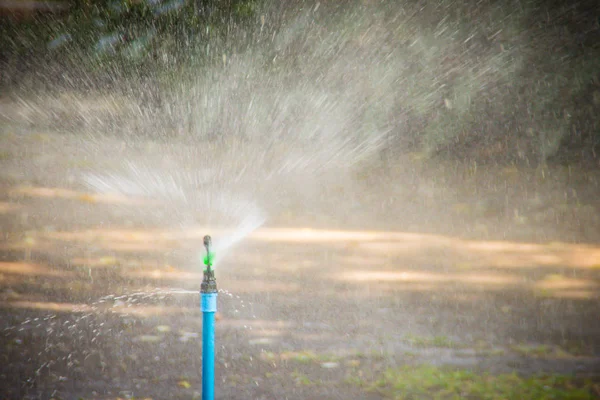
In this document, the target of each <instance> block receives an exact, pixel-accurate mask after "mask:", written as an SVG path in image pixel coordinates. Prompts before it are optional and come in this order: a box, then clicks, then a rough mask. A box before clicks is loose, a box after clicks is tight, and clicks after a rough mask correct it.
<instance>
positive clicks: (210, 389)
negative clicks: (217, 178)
mask: <svg viewBox="0 0 600 400" xmlns="http://www.w3.org/2000/svg"><path fill="white" fill-rule="evenodd" d="M204 247H205V248H206V256H205V257H204V277H203V279H202V285H201V286H200V308H201V310H202V400H214V398H215V313H216V312H217V280H216V279H215V272H214V269H213V268H212V265H213V259H214V253H213V252H212V251H211V247H212V239H211V237H210V236H208V235H206V236H204Z"/></svg>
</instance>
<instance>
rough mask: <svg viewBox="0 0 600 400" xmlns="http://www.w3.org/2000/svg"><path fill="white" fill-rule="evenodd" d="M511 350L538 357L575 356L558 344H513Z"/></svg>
mask: <svg viewBox="0 0 600 400" xmlns="http://www.w3.org/2000/svg"><path fill="white" fill-rule="evenodd" d="M511 350H512V351H514V352H516V353H517V354H519V355H521V356H524V357H537V358H571V357H574V355H572V354H571V353H570V352H568V351H567V350H564V349H563V348H561V347H558V346H550V345H545V344H541V345H527V344H517V345H513V346H511Z"/></svg>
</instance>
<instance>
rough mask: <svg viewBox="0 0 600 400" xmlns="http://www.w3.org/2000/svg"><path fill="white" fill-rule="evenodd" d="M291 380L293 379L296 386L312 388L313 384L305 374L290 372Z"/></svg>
mask: <svg viewBox="0 0 600 400" xmlns="http://www.w3.org/2000/svg"><path fill="white" fill-rule="evenodd" d="M292 378H294V382H296V386H313V385H315V382H313V381H311V380H310V378H309V377H308V376H306V375H305V374H303V373H301V372H299V371H294V372H292Z"/></svg>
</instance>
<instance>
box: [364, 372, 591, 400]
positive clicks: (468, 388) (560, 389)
mask: <svg viewBox="0 0 600 400" xmlns="http://www.w3.org/2000/svg"><path fill="white" fill-rule="evenodd" d="M355 383H357V382H356V381H355ZM366 388H367V390H368V391H374V392H378V393H380V394H381V395H382V396H383V397H384V398H386V399H396V400H413V399H414V400H416V399H422V400H429V399H431V400H451V399H452V400H455V399H456V400H459V399H469V400H512V399H514V400H550V399H552V400H562V399H564V400H567V399H568V400H587V399H589V400H592V399H594V398H598V397H597V396H599V395H600V392H598V387H597V385H596V386H594V385H593V384H592V382H588V381H586V382H584V381H580V380H576V379H574V378H571V377H567V376H560V375H548V376H541V375H540V376H535V377H521V376H518V375H516V374H501V375H490V374H477V373H475V372H472V371H469V370H461V369H447V368H438V367H435V366H429V365H421V366H405V367H402V368H399V369H388V370H387V371H385V372H384V373H383V374H382V376H381V377H380V378H379V379H377V380H376V381H375V382H373V383H371V384H368V385H366Z"/></svg>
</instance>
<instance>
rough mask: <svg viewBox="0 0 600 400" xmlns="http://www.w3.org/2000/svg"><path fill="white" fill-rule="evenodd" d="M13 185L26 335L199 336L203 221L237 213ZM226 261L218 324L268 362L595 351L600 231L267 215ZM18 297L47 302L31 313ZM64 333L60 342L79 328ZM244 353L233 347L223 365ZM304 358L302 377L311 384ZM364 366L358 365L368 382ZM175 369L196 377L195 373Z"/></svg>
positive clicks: (452, 359) (10, 294) (16, 277)
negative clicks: (545, 232)
mask: <svg viewBox="0 0 600 400" xmlns="http://www.w3.org/2000/svg"><path fill="white" fill-rule="evenodd" d="M7 193H8V196H7V197H6V199H5V201H3V202H2V203H1V204H0V213H1V214H2V215H3V216H4V217H5V218H6V220H7V221H13V223H15V222H14V221H19V222H18V224H20V225H17V224H16V223H15V225H6V226H7V228H8V229H6V230H5V231H4V236H3V240H2V242H1V243H0V251H1V252H2V255H3V259H2V260H0V306H1V308H2V309H3V310H5V311H6V312H8V313H10V315H14V316H15V318H16V320H15V322H14V323H13V324H12V325H10V324H9V325H8V326H5V328H6V329H8V330H7V331H6V332H8V334H10V335H16V336H15V337H17V338H18V336H19V335H22V334H24V333H23V332H29V330H30V329H37V328H41V327H43V326H45V324H47V322H41V321H50V322H51V324H53V325H51V326H52V328H51V329H52V331H51V332H55V331H57V326H59V324H61V323H62V324H68V326H70V328H69V329H70V331H71V332H80V333H78V335H80V336H77V337H78V339H77V340H76V341H79V342H81V343H84V342H85V343H86V344H85V347H86V348H88V349H89V350H84V351H83V352H82V355H83V356H84V357H86V358H87V357H90V354H96V353H95V352H96V351H100V350H94V349H95V348H96V347H97V346H100V344H98V343H100V342H102V343H105V342H106V340H107V339H109V338H111V337H112V336H111V335H114V332H119V333H118V335H119V337H121V338H122V339H119V340H125V339H124V337H127V339H126V340H127V341H126V342H122V343H127V344H126V345H125V344H120V345H118V346H119V348H122V346H126V347H127V349H129V350H128V351H129V352H131V353H132V354H134V357H135V359H137V357H139V356H137V355H135V354H137V353H136V351H138V350H135V349H137V348H138V347H140V346H141V347H144V346H154V345H158V346H166V343H171V342H170V341H173V340H174V341H175V342H174V343H176V344H173V343H171V344H170V345H169V346H171V347H173V348H175V347H177V346H188V345H189V344H190V343H197V341H198V340H199V339H198V338H199V335H198V332H200V331H201V314H200V311H199V308H198V303H197V300H198V299H197V296H198V295H197V291H198V289H199V284H200V282H201V280H202V269H201V260H202V254H203V248H202V246H201V242H202V237H203V236H204V235H205V234H207V233H210V234H211V235H212V236H213V238H214V239H215V240H218V239H219V238H223V237H229V236H231V235H233V234H235V229H233V230H231V229H225V228H214V227H210V228H209V227H202V226H194V227H191V228H178V229H175V228H169V229H167V228H157V227H144V228H141V227H136V226H135V225H132V224H130V223H129V224H126V223H120V221H118V219H117V220H116V221H115V220H114V219H113V220H112V221H111V223H110V224H106V225H104V224H102V225H104V226H102V225H100V226H88V227H84V228H73V226H77V224H74V225H71V226H70V225H69V223H68V222H67V223H66V224H65V222H63V223H62V225H61V224H57V225H52V226H50V227H49V226H48V225H47V223H46V222H44V223H33V224H32V221H35V219H34V218H35V213H36V209H39V207H40V204H43V203H44V202H46V201H52V202H54V203H52V204H53V206H52V207H53V208H52V209H53V210H56V212H57V213H64V212H65V211H66V210H69V207H70V206H71V205H79V206H81V205H84V206H85V207H87V212H91V213H94V212H95V209H96V207H106V206H130V205H134V206H136V207H137V206H139V207H145V206H148V201H147V200H143V199H132V198H128V197H125V196H115V195H104V194H96V193H88V192H86V191H77V190H71V189H61V188H49V187H36V186H15V187H11V188H9V190H8V191H7ZM40 202H41V203H40ZM67 212H68V211H67ZM46 218H47V217H46ZM307 225H308V224H307ZM24 226H27V227H28V228H27V229H23V227H24ZM216 269H217V278H218V281H219V288H220V289H221V294H220V300H219V301H220V312H219V315H218V324H217V329H218V335H219V337H220V338H221V340H222V341H223V343H225V344H227V346H234V348H239V349H240V351H246V352H247V354H248V356H247V357H248V360H249V361H248V362H254V361H252V360H253V357H258V359H260V360H262V361H261V362H263V363H265V366H270V367H268V368H276V369H277V368H288V367H290V368H296V367H294V366H295V365H296V363H299V364H300V365H307V366H310V365H314V366H316V367H318V368H320V369H329V368H333V370H337V369H338V368H349V369H350V370H351V371H355V372H356V373H359V372H360V371H362V370H361V366H362V365H363V364H364V365H365V366H366V365H367V364H368V363H371V362H372V361H369V362H368V363H367V362H366V361H364V359H363V358H361V357H364V355H363V354H365V353H367V354H371V353H375V354H380V355H381V354H386V355H387V356H389V357H392V358H393V357H397V356H398V355H400V358H401V359H403V360H420V362H425V363H435V364H448V365H458V366H467V367H470V366H473V365H479V364H480V363H481V362H482V361H481V360H484V361H483V363H484V364H483V365H486V367H484V368H488V369H492V370H498V371H501V372H502V371H504V372H507V371H511V370H512V367H510V365H511V364H510V363H513V362H515V361H514V360H522V359H523V357H524V358H525V359H526V360H530V361H527V362H525V363H524V364H523V366H522V367H519V368H521V369H523V370H528V371H529V370H530V369H528V368H534V369H535V368H538V367H529V365H533V364H535V363H540V362H544V363H546V364H544V367H543V369H544V370H547V371H555V372H561V373H565V372H566V373H568V372H569V371H572V370H575V369H576V368H580V369H581V368H583V370H586V371H588V370H593V369H594V368H595V366H596V365H597V352H598V342H597V340H595V339H594V338H593V337H592V336H590V334H591V332H593V331H594V329H596V328H595V326H596V323H595V322H593V321H594V318H596V317H597V316H598V315H599V314H598V308H597V301H598V298H599V297H600V247H599V246H598V245H595V244H592V243H588V244H583V243H573V242H572V241H571V242H569V243H567V242H559V241H554V242H548V243H540V242H539V241H537V242H535V243H534V242H527V241H517V240H490V239H473V238H465V237H459V236H452V235H444V234H426V233H416V232H401V231H381V230H350V229H320V228H311V227H309V226H300V227H293V226H288V227H270V226H268V225H267V226H263V227H261V228H259V229H257V230H255V231H253V232H251V233H250V234H249V235H248V236H247V237H245V238H244V239H243V240H242V241H241V242H239V243H237V244H235V245H234V246H233V247H231V248H227V249H226V251H224V252H223V253H220V254H219V260H218V263H217V265H216ZM20 313H25V314H27V315H33V316H35V317H30V318H27V319H25V320H21V321H20V322H19V317H18V316H19V315H20ZM36 318H37V320H36ZM34 321H38V322H35V323H34ZM61 321H62V322H61ZM109 321H121V322H118V323H117V325H114V324H115V322H109ZM135 321H138V322H135ZM136 324H137V325H136ZM65 326H66V325H65ZM61 329H62V328H61ZM58 331H60V330H58ZM81 332H88V333H85V334H83V336H81ZM52 335H53V333H50V334H49V339H48V340H49V341H50V342H51V343H52V342H53V341H58V342H60V341H61V340H63V339H61V338H63V337H68V335H70V334H68V335H67V336H60V337H56V338H54V337H53V336H52ZM63 335H64V334H63ZM86 335H87V336H86ZM122 335H125V336H122ZM86 337H87V339H86ZM340 338H343V339H342V340H340ZM17 340H21V339H17ZM28 340H29V339H28ZM87 340H92V342H91V344H89V343H87V342H86V341H87ZM82 341H83V342H82ZM79 342H77V343H79ZM109 343H110V341H109ZM61 346H63V345H61ZM77 346H79V345H77ZM102 346H109V347H110V346H114V344H102ZM98 348H99V347H98ZM242 349H247V350H242ZM119 351H122V350H119ZM178 351H179V350H178ZM257 351H258V353H256V352H257ZM193 352H194V351H192V353H193ZM41 354H45V353H43V352H42V353H41ZM48 354H49V353H48ZM188 354H189V350H188ZM234 354H236V353H235V351H234V352H233V353H231V351H230V350H227V349H225V350H222V357H223V363H224V364H223V365H229V363H230V362H231V361H230V360H231V359H233V358H232V357H235V356H234ZM250 354H254V355H253V356H251V355H250ZM403 354H404V355H403ZM94 357H95V356H94ZM177 357H184V358H185V357H188V356H177ZM43 358H44V357H42V359H43ZM186 359H187V358H186ZM132 360H133V359H132ZM132 360H129V361H127V362H128V363H133V364H132V365H131V366H130V367H127V368H134V365H135V362H134V361H132ZM375 360H377V358H376V359H375ZM478 360H479V361H478ZM494 360H496V361H494ZM501 360H503V361H501ZM540 360H541V361H540ZM169 362H170V361H169ZM190 362H191V361H190ZM157 363H158V364H157V365H156V366H155V367H153V368H162V367H160V366H159V364H160V363H159V362H157ZM34 364H36V363H34ZM36 365H39V363H37V364H36ZM42 365H44V368H47V369H48V371H51V370H52V368H51V367H50V366H48V365H46V364H42ZM377 365H379V364H377ZM381 365H383V364H381ZM526 366H527V367H526ZM261 368H262V367H261ZM374 368H376V369H377V368H381V366H376V367H374ZM226 371H227V370H225V372H223V373H224V374H225V376H228V375H227V372H226ZM292 372H293V371H292ZM266 373H267V375H269V374H273V372H266ZM293 374H295V375H294V378H293V379H294V381H295V382H297V384H299V385H306V386H307V387H312V385H313V384H314V378H310V379H309V378H308V375H307V376H305V375H302V373H300V372H298V371H296V372H293ZM360 374H364V371H362V372H360ZM360 374H359V375H355V376H354V378H357V377H358V378H357V379H359V382H362V381H363V380H364V382H363V383H361V385H363V384H364V385H367V382H368V381H370V378H368V375H360ZM354 378H353V379H354ZM311 379H312V380H311ZM453 379H454V378H453ZM190 381H193V379H192V380H190ZM179 382H186V384H185V385H183V387H185V386H186V385H187V384H188V383H187V382H188V379H187V378H186V379H185V380H183V381H179ZM298 382H299V383H298ZM177 385H179V384H177ZM369 385H370V384H369ZM179 387H180V388H182V386H181V385H179Z"/></svg>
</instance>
